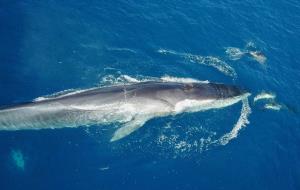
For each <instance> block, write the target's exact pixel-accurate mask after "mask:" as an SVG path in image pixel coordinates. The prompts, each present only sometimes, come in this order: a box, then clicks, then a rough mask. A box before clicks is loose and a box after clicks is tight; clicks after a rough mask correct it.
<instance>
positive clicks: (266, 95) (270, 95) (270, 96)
mask: <svg viewBox="0 0 300 190" xmlns="http://www.w3.org/2000/svg"><path fill="white" fill-rule="evenodd" d="M275 98H276V94H274V93H269V92H261V93H259V94H258V95H256V96H255V97H254V99H253V101H254V102H256V101H258V100H264V99H272V100H273V99H275Z"/></svg>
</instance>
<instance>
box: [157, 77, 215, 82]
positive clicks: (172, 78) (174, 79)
mask: <svg viewBox="0 0 300 190" xmlns="http://www.w3.org/2000/svg"><path fill="white" fill-rule="evenodd" d="M160 79H161V80H162V81H165V82H180V83H209V81H208V80H205V81H201V80H197V79H193V78H179V77H171V76H163V77H161V78H160Z"/></svg>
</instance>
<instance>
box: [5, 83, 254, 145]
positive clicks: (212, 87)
mask: <svg viewBox="0 0 300 190" xmlns="http://www.w3.org/2000/svg"><path fill="white" fill-rule="evenodd" d="M248 95H249V94H248V93H246V92H245V91H242V90H240V89H239V88H237V87H235V86H230V85H224V84H216V83H179V82H143V83H135V84H128V85H119V86H110V87H102V88H96V89H89V90H84V91H81V92H77V93H69V94H64V95H60V96H56V97H50V98H45V99H43V100H37V101H33V102H29V103H23V104H19V105H15V106H10V107H6V108H3V109H0V130H26V129H27V130H28V129H46V128H62V127H78V126H90V125H95V124H109V123H113V122H118V123H121V124H123V126H122V127H121V128H119V129H118V130H117V131H116V132H115V134H114V136H113V137H112V139H111V141H115V140H118V139H121V138H123V137H125V136H127V135H129V134H130V133H132V132H133V131H135V130H136V129H138V128H139V127H141V126H143V124H144V123H145V122H146V121H148V120H150V119H152V118H154V117H162V116H167V115H176V114H179V113H182V112H196V111H202V110H208V109H216V108H222V107H226V106H230V105H232V104H234V103H237V102H238V101H240V100H242V99H243V98H245V97H246V96H248Z"/></svg>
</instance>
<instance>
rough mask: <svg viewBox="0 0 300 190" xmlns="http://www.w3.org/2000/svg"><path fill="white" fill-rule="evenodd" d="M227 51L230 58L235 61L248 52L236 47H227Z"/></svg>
mask: <svg viewBox="0 0 300 190" xmlns="http://www.w3.org/2000/svg"><path fill="white" fill-rule="evenodd" d="M225 53H226V54H227V55H228V57H229V59H231V60H234V61H235V60H239V59H241V58H242V57H243V56H244V55H245V54H246V53H247V51H245V50H241V49H240V48H236V47H227V48H226V50H225Z"/></svg>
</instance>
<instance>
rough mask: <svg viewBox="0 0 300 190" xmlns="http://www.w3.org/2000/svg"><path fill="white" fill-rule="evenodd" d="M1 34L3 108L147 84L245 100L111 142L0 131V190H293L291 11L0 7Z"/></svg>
mask: <svg viewBox="0 0 300 190" xmlns="http://www.w3.org/2000/svg"><path fill="white" fill-rule="evenodd" d="M0 21H1V22H0V42H1V43H0V105H10V104H14V103H18V102H24V101H30V100H33V99H35V98H37V97H42V96H45V95H49V94H53V93H56V92H60V91H64V90H68V89H76V90H78V89H86V88H91V87H96V86H103V85H109V84H115V83H118V82H119V83H126V82H130V81H131V82H132V81H135V82H139V81H145V80H157V79H164V80H169V81H170V80H172V81H191V80H200V81H210V82H221V83H226V84H235V85H238V86H240V87H242V88H245V89H247V90H248V91H249V92H250V93H251V96H250V97H249V98H248V102H249V104H248V102H247V101H244V102H240V103H237V104H235V105H233V106H230V107H227V108H224V109H218V110H210V111H206V112H199V113H189V114H187V113H186V114H180V115H177V116H174V117H164V118H155V119H153V120H150V121H149V122H147V123H146V124H145V125H144V127H142V128H141V129H139V130H138V131H136V132H135V133H133V134H132V135H130V136H128V137H126V138H124V139H122V140H120V141H117V142H114V143H111V142H109V139H110V138H111V135H112V134H113V132H114V131H115V130H116V129H117V127H119V126H118V125H109V126H93V127H90V128H85V127H79V128H72V129H70V128H68V129H54V130H52V129H48V130H40V131H30V130H28V131H10V132H7V131H0V189H3V190H4V189H5V190H6V189H11V190H13V189H31V190H35V189H44V190H45V189H272V190H274V189H295V190H297V189H300V117H299V116H300V100H299V96H300V66H299V64H300V62H299V58H300V54H299V53H300V35H299V34H300V2H299V1H297V0H286V1H271V0H269V1H262V0H254V1H250V0H245V1H235V0H226V1H213V0H203V1H177V0H174V1H155V0H153V1H143V0H142V1H131V0H129V1H125V0H123V1H119V0H116V1H95V0H90V1H70V0H50V1H33V0H31V1H30V0H23V1H21V0H19V1H13V0H1V1H0ZM257 52H259V54H257ZM72 91H74V90H72ZM262 93H263V94H262ZM0 128H1V126H0ZM216 142H217V143H216Z"/></svg>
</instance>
